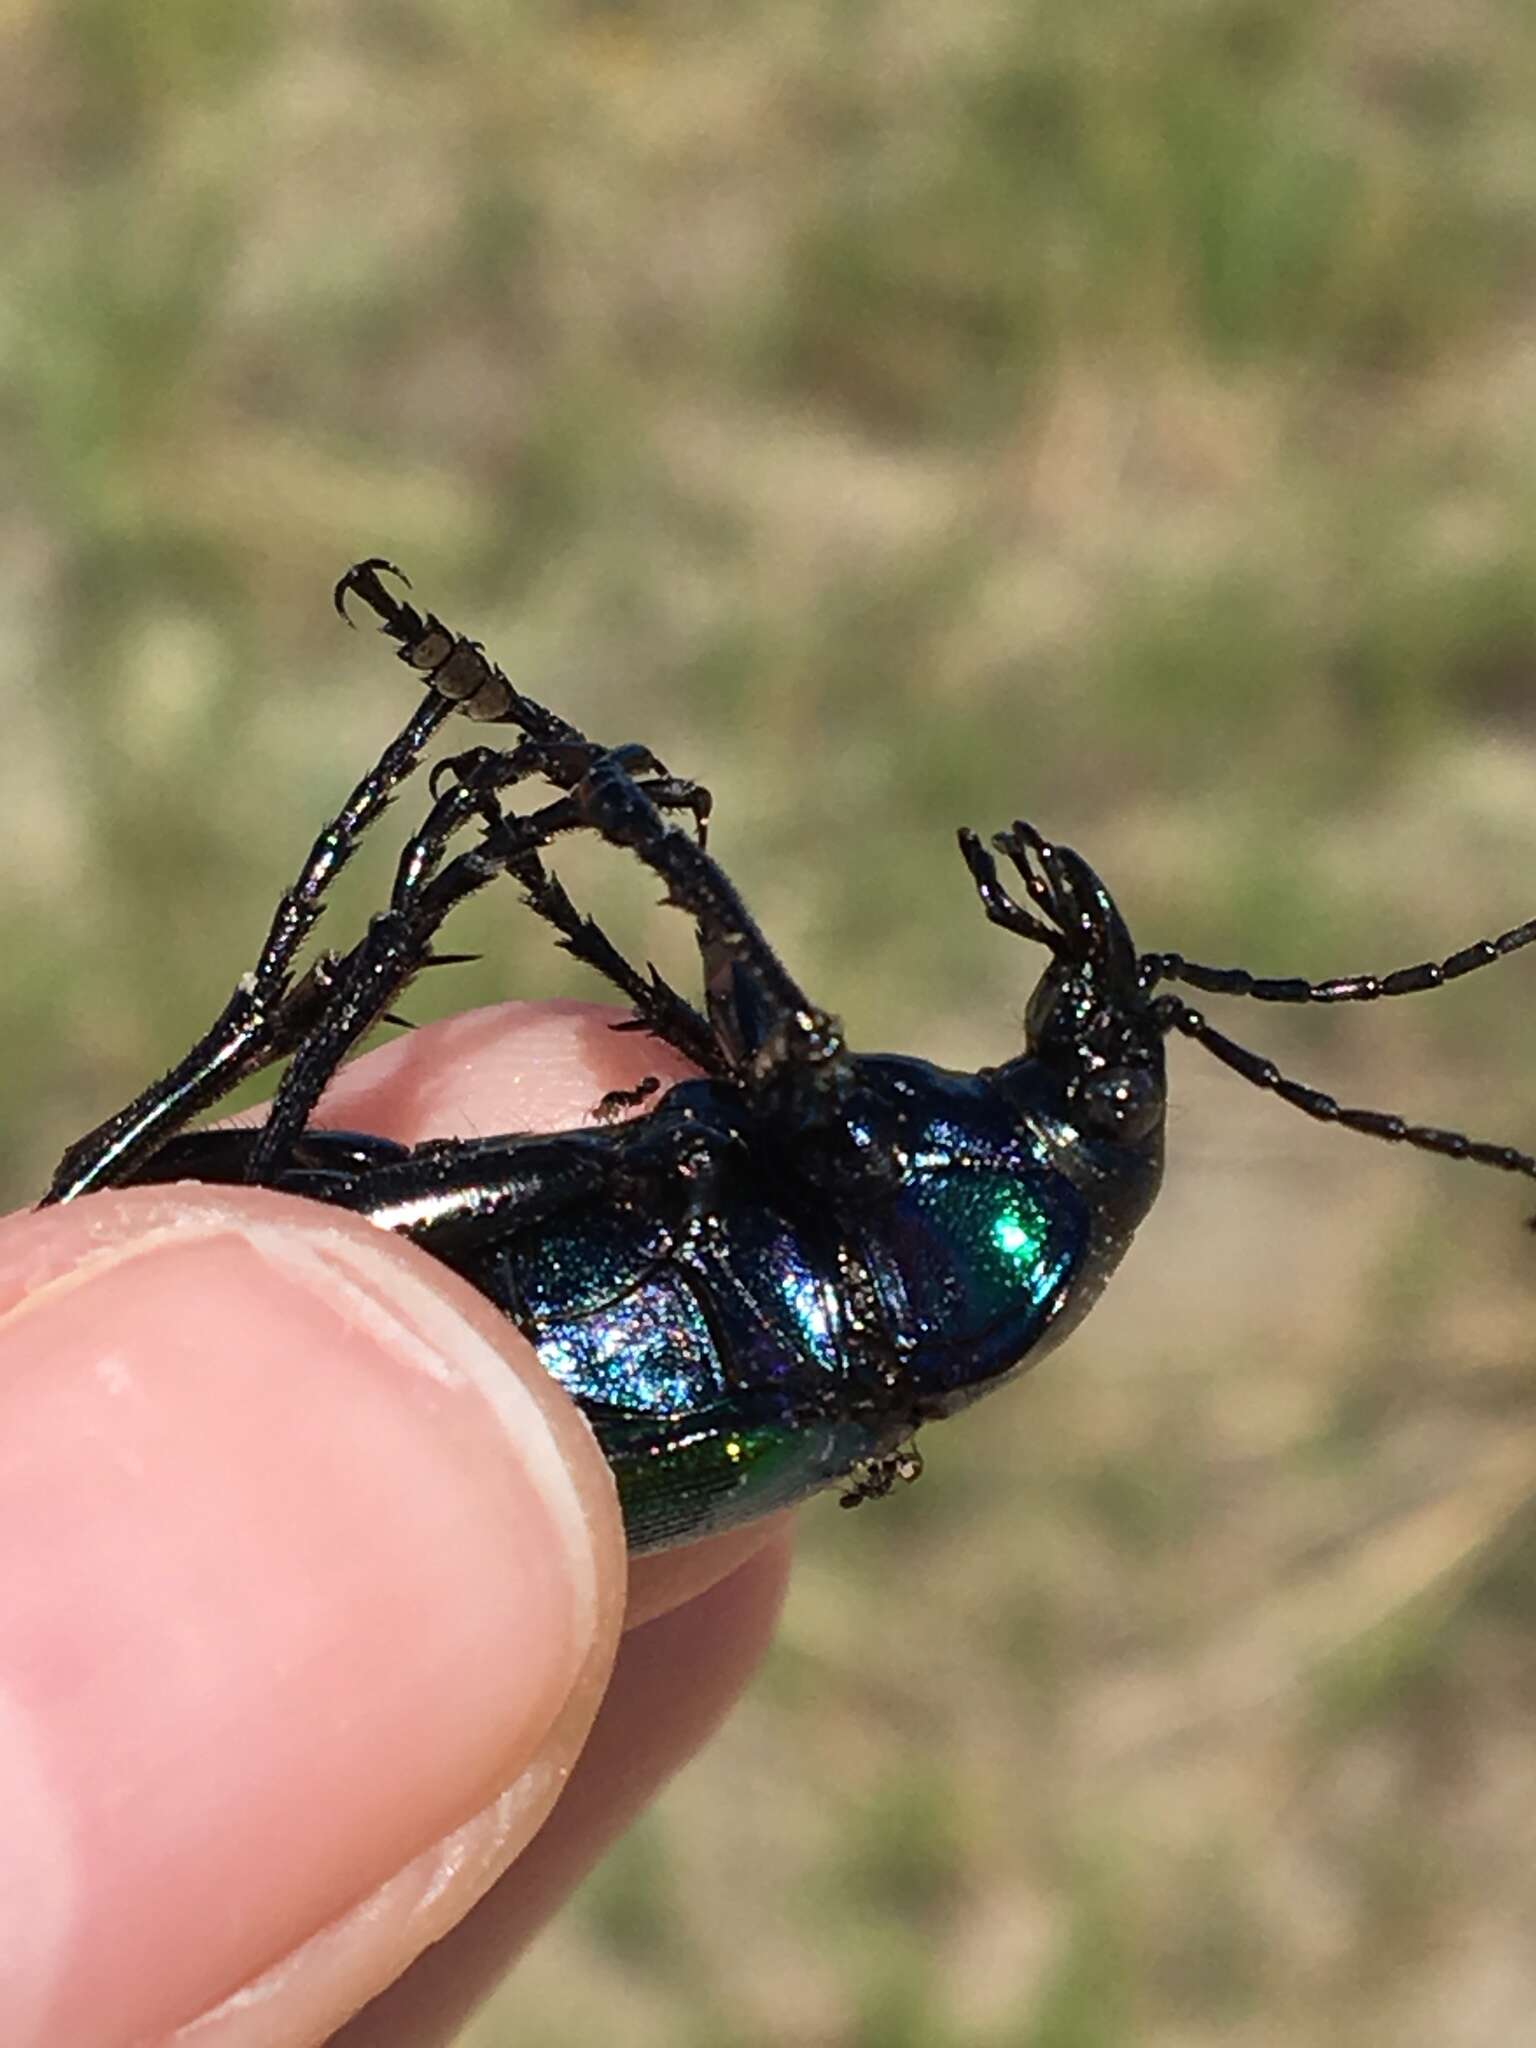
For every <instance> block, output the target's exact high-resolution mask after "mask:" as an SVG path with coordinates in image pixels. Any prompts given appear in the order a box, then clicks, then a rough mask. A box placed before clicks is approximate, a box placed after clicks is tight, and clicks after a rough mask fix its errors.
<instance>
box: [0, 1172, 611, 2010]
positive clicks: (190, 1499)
mask: <svg viewBox="0 0 1536 2048" xmlns="http://www.w3.org/2000/svg"><path fill="white" fill-rule="evenodd" d="M465 1293H466V1291H465V1290H463V1289H462V1288H461V1287H460V1286H459V1283H457V1282H456V1281H454V1280H453V1279H452V1277H451V1276H443V1277H442V1278H441V1279H439V1278H437V1277H435V1276H434V1274H433V1272H432V1269H430V1267H429V1266H428V1265H427V1262H425V1261H423V1260H421V1259H420V1258H419V1256H416V1255H412V1254H410V1253H408V1252H405V1251H404V1250H403V1248H401V1247H399V1246H397V1245H395V1244H394V1243H393V1242H392V1241H391V1240H389V1239H387V1238H385V1237H383V1236H382V1235H381V1234H379V1233H375V1232H373V1231H372V1230H370V1229H369V1228H368V1226H366V1225H363V1224H359V1223H357V1222H355V1221H354V1220H353V1219H350V1218H337V1219H335V1221H334V1222H332V1220H331V1219H330V1218H329V1217H324V1216H320V1215H319V1213H318V1212H313V1215H311V1214H310V1213H309V1212H306V1211H303V1210H301V1209H300V1208H299V1207H298V1206H297V1205H295V1204H292V1203H287V1202H283V1201H281V1200H280V1199H278V1198H275V1197H270V1196H265V1195H262V1194H260V1193H252V1194H249V1195H245V1194H242V1195H239V1196H231V1197H230V1199H229V1200H228V1201H225V1200H224V1199H223V1198H222V1197H214V1196H210V1195H208V1194H206V1193H205V1192H203V1191H193V1190H180V1189H167V1190H150V1189H145V1190H138V1191H129V1192H127V1193H124V1194H116V1195H110V1196H103V1197H95V1198H92V1200H91V1201H90V1202H89V1203H87V1204H82V1205H80V1207H79V1208H78V1209H77V1210H74V1211H50V1212H45V1214H43V1215H40V1216H37V1217H32V1218H23V1219H16V1220H15V1221H14V1222H13V1223H12V1224H11V1225H10V1226H8V1227H7V1229H6V1230H5V1231H4V1232H0V1813H4V1814H5V1816H6V1820H7V1825H6V1828H5V1829H4V1830H0V2038H3V2039H4V2040H5V2041H6V2042H7V2043H10V2044H15V2048H24V2044H28V2043H49V2044H52V2043H57V2042H61V2041H77V2040H78V2041H85V2040H89V2041H91V2042H92V2043H93V2048H112V2044H114V2043H117V2042H122V2043H124V2044H127V2043H131V2042H142V2041H144V2040H146V2039H149V2040H155V2039H159V2038H161V2037H162V2036H163V2035H165V2034H168V2033H170V2032H171V2031H173V2030H174V2029H175V2028H176V2027H177V2026H178V2025H180V2024H183V2023H185V2022H186V2021H188V2020H189V2019H192V2018H193V2017H195V2016H196V2015H197V2014H199V2013H201V2012H204V2011H206V2010H207V2009H209V2008H210V2007H212V2006H214V2005H216V2004H217V2003H218V2002H219V2001H220V2000H221V1999H223V1998H225V1997H227V1996H228V1995H229V1994H230V1993H231V1992H232V1991H234V1990H236V1989H237V1988H238V1987H239V1986H241V1985H243V1984H246V1983H248V1982H250V1981H251V1980H252V1979H253V1978H255V1977H256V1976H258V1975H259V1974H260V1973H261V1972H262V1971H263V1970H265V1969H267V1968H269V1967H270V1966H271V1965H272V1964H273V1963H274V1962H276V1961H277V1960H279V1959H280V1958H282V1957H284V1956H286V1955H288V1954H289V1953H290V1952H292V1951H293V1950H295V1949H296V1948H298V1947H299V1946H300V1945H301V1944H302V1943H304V1942H305V1941H306V1940H308V1939H309V1938H310V1937H312V1936H313V1935H314V1934H315V1933H316V1931H317V1930H319V1929H321V1928H323V1927H325V1926H327V1925H328V1924H330V1923H331V1922H332V1921H334V1920H335V1919H336V1918H337V1917H338V1916H339V1915H342V1914H344V1913H345V1912H346V1911H347V1909H348V1908H349V1907H350V1906H352V1905H354V1904H356V1902H357V1901H359V1900H360V1899H363V1898H365V1897H367V1896H368V1895H369V1894H370V1893H371V1892H373V1891H375V1890H377V1889H378V1887H380V1886H381V1885H382V1884H384V1882H385V1881H386V1880H387V1879H388V1878H389V1877H390V1876H391V1875H392V1874H393V1873H395V1872H398V1871H400V1870H401V1869H402V1868H404V1867H405V1866H406V1865H407V1864H408V1863H409V1862H410V1861H411V1859H412V1858H413V1857H415V1856H417V1855H419V1854H420V1853H421V1852H422V1851H423V1850H424V1849H425V1848H426V1847H427V1846H428V1845H430V1844H432V1843H434V1842H437V1841H439V1840H440V1839H441V1838H442V1837H444V1836H445V1835H448V1834H450V1833H451V1832H452V1831H453V1830H454V1829H455V1828H456V1827H458V1826H460V1825H461V1824H462V1823H463V1822H464V1821H466V1820H467V1819H468V1818H469V1817H470V1816H472V1815H474V1814H476V1813H477V1812H480V1811H481V1810H482V1809H484V1808H485V1807H486V1806H487V1805H488V1804H489V1803H491V1802H493V1801H494V1800H495V1799H496V1797H497V1795H498V1794H499V1793H501V1792H503V1791H504V1790H505V1788H506V1787H507V1786H508V1785H510V1784H512V1783H513V1782H514V1780H516V1779H517V1778H518V1777H519V1775H520V1774H521V1773H522V1772H523V1771H524V1770H525V1769H526V1767H527V1764H528V1760H529V1758H530V1757H531V1756H533V1755H535V1754H536V1753H537V1752H538V1749H539V1745H540V1743H541V1741H542V1740H543V1739H544V1738H545V1736H546V1735H547V1734H548V1732H549V1731H550V1730H551V1729H552V1728H553V1727H554V1726H555V1725H556V1723H557V1721H559V1720H560V1719H561V1717H562V1715H563V1714H566V1715H568V1710H569V1704H570V1701H571V1698H572V1695H573V1692H574V1691H576V1690H577V1689H578V1688H579V1687H580V1686H581V1685H583V1684H589V1685H591V1687H592V1690H593V1696H594V1699H595V1696H596V1691H597V1688H598V1686H599V1685H600V1682H601V1672H602V1668H603V1666H604V1664H605V1662H606V1658H607V1656H608V1654H609V1652H610V1648H611V1637H612V1632H613V1628H614V1625H615V1615H614V1612H613V1608H614V1600H615V1595H616V1592H617V1589H618V1587H619V1585H620V1584H621V1564H620V1550H619V1537H618V1533H617V1519H616V1516H615V1514H614V1512H613V1508H612V1502H611V1486H610V1484H609V1482H608V1480H607V1476H606V1474H605V1473H604V1472H603V1470H602V1467H601V1462H600V1460H599V1459H598V1458H597V1455H596V1452H595V1450H594V1449H593V1448H592V1446H591V1444H590V1441H589V1440H588V1439H587V1438H586V1436H585V1434H584V1432H583V1431H582V1429H581V1426H580V1424H579V1422H578V1421H577V1420H576V1418H575V1416H574V1412H570V1413H567V1412H566V1410H565V1409H564V1408H563V1406H562V1404H561V1402H560V1400H559V1398H558V1397H557V1396H556V1395H555V1394H554V1393H553V1391H552V1390H551V1388H550V1386H549V1383H548V1382H547V1381H546V1380H545V1378H544V1376H543V1374H542V1373H540V1371H539V1369H538V1366H537V1364H536V1362H535V1361H534V1360H533V1358H532V1353H531V1352H529V1353H528V1354H527V1357H526V1359H524V1360H522V1361H520V1362H519V1363H517V1364H514V1363H513V1362H510V1360H509V1352H513V1351H515V1340H513V1341H511V1342H509V1337H508V1333H507V1331H506V1330H505V1329H504V1327H503V1325H502V1324H501V1322H500V1319H499V1318H497V1317H496V1316H495V1314H494V1311H492V1310H491V1309H490V1308H489V1307H488V1306H487V1305H485V1304H480V1303H477V1302H476V1301H475V1300H474V1298H473V1297H468V1298H467V1299H461V1297H462V1296H464V1295H465ZM168 1929H171V1930H176V1938H175V1939H172V1940H167V1930H168Z"/></svg>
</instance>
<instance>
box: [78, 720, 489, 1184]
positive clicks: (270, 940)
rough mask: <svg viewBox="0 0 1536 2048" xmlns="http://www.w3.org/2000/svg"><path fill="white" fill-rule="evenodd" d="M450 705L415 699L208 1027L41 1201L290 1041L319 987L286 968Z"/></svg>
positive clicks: (173, 1126) (135, 1147) (97, 1133)
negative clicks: (293, 979) (253, 962)
mask: <svg viewBox="0 0 1536 2048" xmlns="http://www.w3.org/2000/svg"><path fill="white" fill-rule="evenodd" d="M452 710H453V706H452V704H451V703H450V702H449V700H448V699H447V698H445V697H441V696H437V695H431V696H428V697H426V698H424V699H423V700H422V702H421V703H420V704H418V705H417V707H416V709H415V710H414V711H413V712H412V714H411V716H410V718H409V720H408V721H407V722H406V724H405V725H404V726H403V727H402V729H401V730H400V732H399V733H398V734H397V735H396V736H395V738H394V739H393V740H392V741H391V742H390V744H389V745H388V746H387V747H386V748H385V749H384V751H383V752H382V753H381V754H380V756H379V758H378V759H377V761H375V762H374V764H373V766H372V767H371V768H370V769H369V770H368V772H367V774H366V775H364V776H363V777H362V778H361V780H360V781H359V782H358V783H357V785H356V787H355V788H354V789H353V791H352V793H351V795H350V796H349V797H348V798H347V801H346V802H345V804H343V806H342V807H341V809H340V810H339V811H338V812H337V813H336V815H335V817H334V818H332V819H331V820H330V821H329V822H328V823H327V825H326V826H325V828H324V829H323V831H322V832H321V833H320V835H319V836H318V838H317V839H316V840H315V843H314V845H313V846H312V847H311V848H310V851H309V855H308V857H307V859H306V860H305V862H304V865H303V867H302V868H301V869H300V870H299V873H298V876H297V877H296V878H295V880H294V882H293V884H292V886H291V887H290V888H289V889H288V890H287V891H286V892H285V893H284V895H283V896H282V898H281V900H280V901H279V903H278V906H277V910H276V912H275V913H274V915H273V918H272V922H271V925H270V927H269V929H268V931H267V936H266V940H265V943H264V944H263V946H262V949H261V952H260V954H259V956H258V958H257V961H256V965H255V967H254V968H253V969H252V970H251V971H250V972H249V973H247V974H244V975H242V976H241V978H240V980H239V982H238V983H237V984H236V986H235V989H234V991H233V993H232V994H231V996H230V998H229V1001H228V1002H227V1003H226V1004H225V1005H224V1008H223V1009H222V1010H221V1011H220V1012H219V1014H218V1016H217V1017H216V1018H215V1019H214V1021H213V1023H212V1024H211V1025H210V1026H209V1028H208V1029H207V1031H205V1032H204V1033H203V1035H202V1037H201V1038H199V1039H198V1041H197V1043H196V1044H195V1045H194V1046H193V1047H192V1049H191V1051H190V1052H188V1053H187V1054H186V1056H185V1057H184V1058H183V1059H181V1060H179V1061H178V1062H177V1064H176V1065H175V1066H174V1067H172V1068H171V1070H170V1071H169V1072H168V1073H167V1074H165V1075H163V1076H162V1077H161V1078H160V1080H158V1081H156V1082H154V1083H153V1084H152V1085H151V1086H150V1087H148V1088H146V1089H145V1090H144V1091H143V1093H142V1094H140V1095H138V1096H136V1097H135V1098H134V1100H133V1101H132V1102H130V1103H129V1104H128V1105H127V1106H126V1107H125V1108H123V1109H120V1110H119V1111H118V1112H117V1114H116V1115H115V1116H111V1117H109V1118H107V1120H106V1121H105V1122H104V1123H101V1124H98V1125H97V1127H96V1128H95V1129H94V1130H92V1131H88V1132H87V1133H86V1135H85V1136H84V1137H83V1138H81V1139H79V1140H78V1141H77V1142H76V1143H75V1144H73V1145H71V1146H70V1148H69V1150H68V1151H67V1152H66V1153H65V1154H64V1157H63V1158H62V1159H61V1160H60V1162H59V1165H58V1167H57V1169H56V1171H55V1173H54V1177H53V1180H52V1183H51V1184H50V1186H49V1189H48V1192H47V1193H46V1194H45V1195H44V1197H43V1201H42V1204H41V1205H40V1206H47V1205H48V1204H49V1203H53V1202H66V1201H69V1200H71V1199H72V1198H73V1197H74V1196H76V1195H82V1194H86V1193H88V1192H89V1191H90V1190H91V1189H93V1188H101V1187H111V1186H113V1185H114V1184H116V1183H117V1182H118V1181H120V1180H122V1179H124V1178H126V1177H127V1176H128V1175H129V1174H130V1173H131V1171H132V1169H133V1168H134V1167H135V1166H137V1165H139V1164H141V1163H142V1162H143V1161H145V1160H146V1159H148V1158H149V1157H151V1155H152V1154H153V1153H154V1151H155V1150H156V1148H157V1147H158V1146H159V1145H160V1144H161V1143H162V1142H163V1141H164V1140H165V1139H166V1138H167V1137H169V1136H171V1135H172V1134H173V1133H174V1132H176V1131H179V1130H181V1129H182V1128H183V1126H184V1125H186V1124H187V1123H189V1122H190V1121H191V1119H192V1118H193V1117H194V1116H196V1115H197V1114H198V1113H199V1112H200V1111H201V1110H204V1109H208V1108H211V1107H212V1106H213V1104H215V1103H216V1102H219V1101H221V1100H222V1099H223V1097H224V1096H225V1095H227V1094H228V1093H229V1091H230V1090H231V1089H232V1088H233V1087H234V1086H235V1084H236V1083H237V1082H239V1081H242V1080H244V1079H246V1078H247V1076H249V1075H251V1074H256V1073H259V1072H260V1071H261V1070H262V1068H264V1067H267V1066H270V1065H271V1064H272V1062H273V1061H274V1060H278V1059H281V1058H282V1057H283V1056H284V1055H285V1054H286V1053H288V1052H291V1051H292V1050H293V1047H294V1045H295V1044H296V1042H297V1039H298V1037H299V1036H301V1035H302V1033H303V1031H304V1030H305V1029H306V1028H307V1027H308V1024H309V1021H310V1020H311V1018H312V1016H313V1015H314V1014H315V1013H316V1011H317V1010H318V1008H319V1006H320V999H321V998H322V997H323V995H324V993H325V989H324V985H323V976H324V967H323V965H322V967H321V968H320V969H318V970H311V973H310V974H309V975H307V976H306V977H305V978H304V980H303V981H302V982H300V983H299V984H297V985H291V983H290V977H291V975H292V971H293V965H294V962H295V960H296V959H297V957H298V954H299V952H300V950H301V948H302V947H303V944H304V941H305V940H306V939H307V938H308V936H309V934H310V933H311V931H312V930H313V929H314V927H315V924H316V922H317V920H318V919H319V917H320V914H321V911H322V909H323V908H324V899H325V895H326V892H327V890H328V889H329V888H330V885H331V883H332V881H333V880H334V879H335V877H336V875H337V874H338V873H339V872H340V870H341V869H342V868H343V867H344V866H345V865H346V863H347V861H348V860H350V859H351V857H352V854H353V852H354V851H355V850H356V848H357V845H358V843H359V841H360V840H361V839H362V838H363V836H364V834H365V833H366V832H367V831H368V829H369V827H370V826H371V825H373V824H374V823H375V822H376V821H377V820H378V818H380V817H381V816H382V815H383V813H384V811H385V809H386V808H387V807H388V804H389V802H390V799H391V797H392V796H393V794H394V792H395V790H396V789H397V788H398V787H399V785H400V784H401V783H402V782H403V781H404V780H405V778H406V777H407V776H408V775H410V774H411V772H412V771H413V770H414V768H415V767H416V764H417V762H418V761H419V760H420V758H421V755H422V753H423V751H424V750H425V748H426V746H427V744H428V742H429V741H430V740H431V738H432V735H433V734H434V733H435V732H436V731H437V729H438V727H439V726H440V725H442V723H443V722H444V720H445V719H446V718H448V717H449V716H450V715H451V713H452Z"/></svg>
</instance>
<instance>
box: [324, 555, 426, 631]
mask: <svg viewBox="0 0 1536 2048" xmlns="http://www.w3.org/2000/svg"><path fill="white" fill-rule="evenodd" d="M381 569H383V570H386V571H387V572H388V573H389V574H390V575H391V576H398V577H399V579H400V581H401V582H402V583H403V584H404V585H405V587H406V589H407V590H409V589H410V587H411V579H410V577H409V576H407V575H406V573H405V571H404V570H403V569H402V568H401V567H400V566H399V564H398V563H396V562H391V561H389V560H388V559H387V558H386V557H385V556H383V555H370V556H369V557H368V559H367V561H366V562H354V563H353V564H352V566H351V568H350V569H349V570H348V571H347V573H346V575H345V576H343V577H342V578H341V579H340V581H339V582H338V583H337V585H336V588H335V589H334V590H333V591H332V592H331V602H332V604H333V605H335V607H336V612H337V616H338V617H339V618H343V619H345V620H346V622H347V624H348V625H349V626H355V625H356V624H357V621H356V619H354V618H353V616H352V614H351V613H350V612H349V611H348V610H347V599H348V598H349V597H361V598H362V600H363V602H364V604H369V605H372V606H373V609H374V610H375V611H377V610H378V609H379V601H382V602H384V603H387V602H388V593H387V592H386V591H385V590H384V588H383V586H382V585H381V584H380V583H379V580H378V579H379V571H380V570H381ZM365 581H366V582H368V583H372V584H373V586H374V590H375V592H376V597H375V596H370V594H369V592H368V590H367V589H366V588H364V587H363V586H364V583H365Z"/></svg>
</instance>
